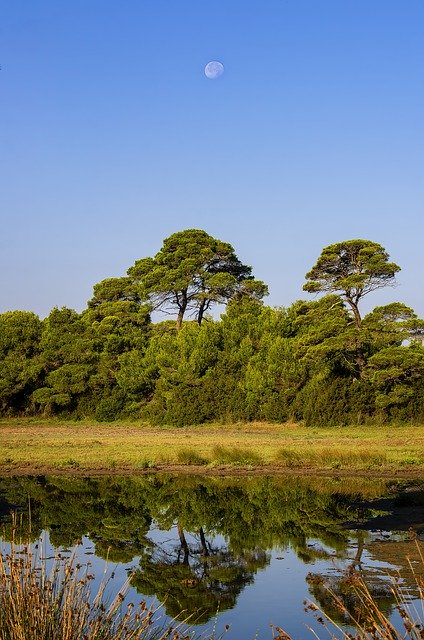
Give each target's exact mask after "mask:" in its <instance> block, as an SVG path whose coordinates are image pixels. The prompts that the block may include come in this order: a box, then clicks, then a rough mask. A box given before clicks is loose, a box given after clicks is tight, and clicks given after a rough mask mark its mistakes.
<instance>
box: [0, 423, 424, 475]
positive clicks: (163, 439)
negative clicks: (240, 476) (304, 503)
mask: <svg viewBox="0 0 424 640" xmlns="http://www.w3.org/2000/svg"><path fill="white" fill-rule="evenodd" d="M155 468H158V469H161V470H166V469H168V468H169V469H170V470H176V469H178V468H181V469H182V470H186V471H190V470H194V469H195V470H198V469H199V470H200V471H202V472H206V473H219V472H223V471H225V470H227V469H230V470H240V469H245V470H248V471H252V470H255V471H256V472H258V473H259V472H269V471H270V469H272V470H275V471H280V470H281V471H288V470H292V471H299V472H309V471H311V470H312V471H323V472H324V471H334V472H336V471H337V472H343V471H345V472H360V471H366V472H368V473H369V472H375V473H376V474H377V473H379V474H381V473H389V472H396V473H401V472H405V473H408V474H410V473H411V472H413V473H414V472H415V473H416V474H418V475H424V425H420V426H415V425H411V426H408V425H399V426H378V427H377V426H366V427H362V426H358V427H343V428H328V429H325V428H317V429H314V428H305V427H303V426H302V425H298V424H292V423H288V424H277V425H274V424H267V423H238V424H231V425H201V426H194V427H184V428H166V427H152V426H150V425H147V424H145V423H136V422H128V423H126V422H116V423H111V424H106V423H96V422H89V421H81V422H59V421H57V420H41V419H30V418H27V419H13V420H5V419H3V420H1V421H0V473H3V474H5V473H37V472H42V473H44V472H46V473H47V472H55V471H63V472H69V473H76V472H78V473H89V472H92V473H96V472H105V471H107V472H111V473H114V472H115V473H118V472H135V473H137V472H140V473H141V472H145V471H149V470H150V471H151V470H153V469H155Z"/></svg>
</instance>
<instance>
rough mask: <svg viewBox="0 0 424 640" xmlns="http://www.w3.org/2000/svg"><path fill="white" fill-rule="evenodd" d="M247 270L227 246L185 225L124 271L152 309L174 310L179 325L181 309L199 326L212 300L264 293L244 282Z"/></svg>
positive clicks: (263, 289)
mask: <svg viewBox="0 0 424 640" xmlns="http://www.w3.org/2000/svg"><path fill="white" fill-rule="evenodd" d="M251 271H252V269H251V267H248V266H246V265H244V264H242V263H241V262H240V260H239V259H238V258H237V256H236V254H235V253H234V249H233V247H232V246H231V245H230V244H228V243H226V242H222V241H221V240H217V239H215V238H213V237H212V236H210V235H208V234H207V233H206V232H205V231H202V230H200V229H187V230H185V231H179V232H178V233H174V234H173V235H171V236H170V237H169V238H166V239H165V240H164V242H163V247H162V249H161V250H160V251H159V252H158V253H157V254H156V256H155V257H154V258H144V259H142V260H137V261H136V262H135V264H134V266H132V267H130V269H128V275H129V277H130V279H131V281H132V282H134V283H137V284H139V285H140V287H141V291H143V294H144V295H145V296H146V297H148V298H149V300H150V302H151V304H152V306H153V308H155V309H163V310H176V311H177V314H178V317H177V328H178V329H180V328H181V324H182V320H183V318H184V315H185V314H186V312H188V313H191V314H192V315H194V317H195V318H196V320H197V322H198V323H199V324H200V323H201V322H202V320H203V317H204V314H205V312H206V311H208V309H210V307H211V306H212V305H213V304H216V303H225V302H226V301H227V300H230V299H231V298H233V297H234V296H236V295H237V294H244V295H251V296H252V297H255V298H261V297H262V296H263V295H265V294H266V293H267V288H266V285H264V284H263V283H256V285H255V286H253V284H252V283H251V284H250V285H246V284H245V282H246V281H249V280H250V281H252V275H251Z"/></svg>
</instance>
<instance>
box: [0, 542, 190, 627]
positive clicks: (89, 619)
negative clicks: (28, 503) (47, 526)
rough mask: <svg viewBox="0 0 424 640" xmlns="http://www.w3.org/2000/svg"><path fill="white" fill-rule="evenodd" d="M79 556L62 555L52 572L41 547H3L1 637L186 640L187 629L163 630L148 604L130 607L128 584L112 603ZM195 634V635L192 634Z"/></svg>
mask: <svg viewBox="0 0 424 640" xmlns="http://www.w3.org/2000/svg"><path fill="white" fill-rule="evenodd" d="M93 578H94V576H93V575H92V574H90V572H89V570H88V569H87V567H82V566H81V565H79V564H78V563H77V562H76V561H75V558H72V557H71V558H69V557H66V558H65V557H63V556H60V555H57V556H56V557H55V558H54V560H53V564H52V568H51V569H50V570H48V569H47V566H46V561H45V560H44V559H43V558H41V557H40V555H39V547H38V546H37V545H25V546H21V545H18V544H16V543H14V542H12V543H11V545H10V548H9V549H8V551H7V553H6V552H5V551H4V550H3V549H0V640H147V639H149V640H153V639H154V640H165V638H167V639H172V640H183V639H185V638H188V637H189V636H188V635H187V634H185V633H184V632H183V630H182V627H181V628H178V625H176V628H174V629H171V628H169V627H168V628H166V629H163V628H162V629H161V628H160V627H159V626H158V625H157V624H155V623H154V619H153V618H154V612H153V611H152V610H151V609H148V608H147V607H146V605H145V603H144V602H141V604H140V605H139V606H138V607H137V608H136V607H134V605H133V604H128V605H124V604H123V602H124V600H125V593H126V590H127V588H128V584H125V585H124V586H123V588H122V589H121V591H120V592H119V593H118V595H117V596H116V598H115V599H114V600H113V602H111V604H109V605H107V604H106V603H105V588H106V585H107V581H102V583H101V586H100V588H99V590H98V592H97V593H96V594H92V592H91V584H92V580H93ZM190 637H191V636H190Z"/></svg>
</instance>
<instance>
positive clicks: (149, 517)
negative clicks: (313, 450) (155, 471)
mask: <svg viewBox="0 0 424 640" xmlns="http://www.w3.org/2000/svg"><path fill="white" fill-rule="evenodd" d="M349 485H350V487H349V488H350V492H349V488H348V489H343V487H342V485H341V483H340V482H337V481H335V480H333V481H325V482H324V481H323V480H319V481H318V480H317V481H314V480H313V479H305V478H302V479H300V478H284V477H281V478H269V477H255V478H197V477H195V476H177V477H174V476H170V475H169V476H166V475H165V476H158V475H151V476H146V475H144V476H139V477H112V478H107V477H100V478H72V477H64V476H61V477H44V476H40V477H36V478H0V508H1V513H0V517H2V520H3V527H2V536H3V538H4V539H5V540H8V539H9V540H10V539H12V537H15V540H16V538H17V537H18V538H22V539H24V538H25V539H32V540H36V539H37V538H38V536H39V535H40V532H41V531H42V530H43V529H47V530H48V531H49V533H50V540H51V542H52V544H53V545H54V546H56V547H69V546H72V545H74V544H77V543H78V542H80V541H81V540H82V538H83V537H84V536H88V537H89V538H90V540H91V541H92V542H93V543H94V545H95V552H96V554H97V555H98V556H100V557H103V558H108V559H110V560H112V561H113V562H125V563H129V562H131V561H133V560H134V558H137V570H136V573H135V576H134V585H135V587H136V588H137V589H138V590H139V591H140V592H142V593H143V594H144V595H156V596H157V597H158V598H159V600H164V601H165V607H166V610H167V612H168V613H169V615H171V616H176V615H177V614H179V613H181V611H182V610H185V611H186V612H187V614H188V613H189V614H190V615H193V616H194V617H196V619H197V620H198V621H199V622H204V621H206V620H207V619H208V618H209V617H210V616H213V615H215V613H216V611H217V609H218V607H219V609H220V610H223V609H228V608H231V607H233V606H234V604H235V602H236V600H237V598H238V596H239V594H240V593H241V591H242V590H243V589H244V588H245V587H246V585H248V584H251V583H252V582H253V581H254V578H255V574H256V573H257V572H258V571H259V570H261V569H263V568H264V567H265V566H266V565H267V564H268V563H269V561H270V556H269V550H271V549H279V550H281V551H282V552H284V551H285V550H287V549H289V548H290V549H293V550H294V551H295V553H296V554H297V556H298V557H299V559H300V560H301V561H302V562H304V563H314V562H315V561H316V560H319V559H323V558H324V559H329V558H330V556H331V555H334V554H337V555H342V554H344V553H345V552H346V549H347V545H348V540H349V532H348V531H347V530H346V529H345V528H344V527H343V522H346V521H347V520H351V519H352V518H354V517H356V515H355V514H356V510H357V507H355V504H357V503H358V496H359V497H361V494H360V492H359V489H358V488H357V489H356V490H355V492H354V495H353V493H352V489H353V485H354V482H353V481H352V480H349ZM377 485H378V492H380V491H381V483H380V482H378V483H376V486H377ZM358 487H360V488H361V489H360V490H361V491H363V492H364V493H365V490H366V485H365V484H364V483H362V484H361V485H358ZM342 489H343V490H342ZM375 491H377V489H376V490H375ZM362 497H363V495H362ZM11 511H18V512H20V514H21V519H20V525H19V527H20V529H19V531H18V530H17V529H16V524H15V525H12V523H11V518H10V512H11ZM152 523H153V524H154V526H155V527H156V528H157V529H160V530H162V531H170V533H169V536H168V539H167V540H166V541H165V542H163V541H160V540H161V539H162V538H163V536H162V537H161V536H155V535H154V534H153V533H152V532H151V525H152ZM149 532H150V533H149ZM159 541H160V542H159ZM329 548H331V550H332V551H331V552H330V551H328V549H329ZM360 555H361V548H360V547H358V554H357V557H356V563H360V560H361V558H360ZM308 581H309V585H310V589H311V593H313V595H314V596H315V597H316V598H317V600H319V599H320V598H322V597H323V596H322V595H321V591H320V589H321V586H322V584H321V586H320V579H319V578H318V577H316V576H315V577H314V576H313V574H310V578H309V579H308ZM339 587H340V588H341V587H342V583H340V585H337V584H336V585H335V586H334V588H336V589H338V588H339ZM323 602H324V601H323ZM323 606H327V605H326V604H325V605H323Z"/></svg>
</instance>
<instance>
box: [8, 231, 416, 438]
mask: <svg viewBox="0 0 424 640" xmlns="http://www.w3.org/2000/svg"><path fill="white" fill-rule="evenodd" d="M388 258H389V257H388V254H387V253H386V251H385V250H384V249H383V247H382V246H381V245H379V244H377V243H375V242H371V241H369V240H348V241H345V242H340V243H337V244H334V245H330V246H328V247H326V248H325V249H323V251H322V253H321V256H320V257H319V258H318V261H317V263H316V265H315V266H314V267H313V268H312V269H311V271H310V272H309V273H308V274H307V276H306V277H307V280H308V281H307V283H306V284H305V286H304V289H305V290H307V291H310V292H323V293H326V294H327V295H324V296H323V297H321V298H319V299H317V300H315V301H312V302H306V301H303V300H299V301H297V302H295V303H294V304H292V305H291V306H290V307H288V308H287V309H272V308H269V307H266V306H264V305H263V304H262V302H261V300H262V298H263V296H264V295H266V292H267V288H266V285H264V283H262V282H259V281H256V280H255V279H254V278H253V277H252V275H251V268H250V267H248V266H246V265H244V264H242V263H241V262H240V260H239V259H238V257H237V256H236V254H235V252H234V249H233V248H232V247H231V245H229V244H228V243H224V242H222V241H220V240H217V239H215V238H213V237H211V236H210V235H208V234H207V233H206V232H205V231H201V230H198V229H188V230H186V231H181V232H178V233H175V234H173V235H171V236H170V237H169V238H166V239H165V240H164V243H163V247H162V249H161V250H160V251H159V252H158V253H157V255H156V256H155V257H154V258H145V259H142V260H138V261H136V263H135V264H134V266H133V267H131V268H130V269H129V270H128V275H127V276H124V277H118V278H107V279H105V280H102V281H101V282H99V283H98V284H96V285H95V286H94V288H93V296H92V298H91V299H90V300H89V302H88V305H87V309H85V310H84V311H83V312H82V313H77V312H76V311H74V310H72V309H68V308H62V309H57V308H55V309H53V310H52V311H51V313H50V314H49V316H48V317H47V318H46V319H45V320H43V321H42V322H41V321H40V320H39V318H38V317H37V316H35V315H34V314H32V313H30V312H25V311H13V312H7V313H4V314H0V413H1V414H2V415H17V414H23V413H41V414H44V415H61V416H65V417H74V418H82V417H91V416H93V417H95V418H96V419H97V420H99V421H111V420H116V419H118V418H122V417H131V418H140V417H141V418H144V419H146V420H148V421H150V422H151V423H153V424H155V425H177V426H185V425H192V424H201V423H204V422H209V421H214V422H222V423H227V422H236V421H248V420H268V421H276V422H284V421H287V420H303V421H304V422H305V423H306V424H307V425H343V424H357V423H359V422H369V421H372V420H374V421H376V422H378V423H381V422H384V421H391V420H408V421H413V420H416V421H418V420H421V419H424V385H423V384H422V381H423V377H424V364H423V355H422V354H423V347H422V342H423V338H424V320H421V319H420V318H418V317H417V315H416V314H415V313H414V311H413V310H412V309H411V308H409V307H407V306H406V305H404V304H403V303H401V302H392V303H390V304H387V305H385V306H379V307H376V308H375V309H373V310H372V311H371V312H370V313H368V314H367V315H366V316H365V317H364V318H363V319H362V317H361V313H360V310H359V304H360V302H361V300H362V298H363V297H364V296H365V295H368V294H369V293H371V292H373V291H374V290H376V289H379V288H380V287H382V286H386V285H392V284H393V282H394V277H395V274H396V273H397V271H399V267H398V266H397V265H396V264H394V263H391V262H389V259H388ZM219 303H227V307H226V310H225V313H224V314H223V315H222V316H221V319H220V320H219V321H216V320H211V319H210V318H207V319H206V320H205V317H206V316H205V313H206V312H207V311H208V310H209V309H210V308H211V307H212V305H214V304H219ZM152 309H162V310H163V311H166V312H174V311H176V312H177V314H178V320H177V326H175V323H174V322H173V321H166V322H159V323H156V324H152V323H151V319H150V312H151V310H152ZM189 315H191V316H192V317H194V320H193V321H185V322H184V323H183V322H182V321H183V318H185V317H186V316H189Z"/></svg>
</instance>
